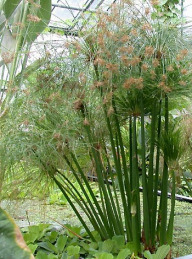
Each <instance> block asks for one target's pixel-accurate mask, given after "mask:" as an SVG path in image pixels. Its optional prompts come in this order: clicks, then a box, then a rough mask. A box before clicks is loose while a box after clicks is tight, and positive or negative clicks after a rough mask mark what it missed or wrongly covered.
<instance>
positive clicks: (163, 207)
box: [160, 95, 169, 245]
mask: <svg viewBox="0 0 192 259" xmlns="http://www.w3.org/2000/svg"><path fill="white" fill-rule="evenodd" d="M168 127H169V106H168V96H167V95H165V134H167V135H168ZM167 192H168V157H167V154H164V168H163V176H162V192H161V200H160V245H163V244H166V242H167V240H166V239H167Z"/></svg>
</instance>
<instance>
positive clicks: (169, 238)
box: [167, 171, 175, 245]
mask: <svg viewBox="0 0 192 259" xmlns="http://www.w3.org/2000/svg"><path fill="white" fill-rule="evenodd" d="M171 175H172V192H171V212H170V218H169V224H168V227H167V243H168V244H169V245H171V244H172V241H173V224H174V211H175V172H174V171H172V172H171Z"/></svg>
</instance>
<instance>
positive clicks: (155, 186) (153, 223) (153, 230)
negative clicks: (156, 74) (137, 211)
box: [151, 100, 162, 246]
mask: <svg viewBox="0 0 192 259" xmlns="http://www.w3.org/2000/svg"><path fill="white" fill-rule="evenodd" d="M161 104H162V101H161V100H160V103H159V115H158V129H157V143H158V145H157V153H156V168H155V183H154V192H153V209H152V212H153V213H152V223H151V243H152V246H154V245H155V232H156V223H157V222H156V218H157V191H158V180H159V162H160V161H159V160H160V137H161Z"/></svg>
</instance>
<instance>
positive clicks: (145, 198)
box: [141, 95, 151, 249]
mask: <svg viewBox="0 0 192 259" xmlns="http://www.w3.org/2000/svg"><path fill="white" fill-rule="evenodd" d="M141 146H142V154H141V156H142V185H143V228H144V230H143V232H144V240H145V247H146V249H147V248H149V247H150V243H151V240H150V232H151V231H150V218H149V215H150V213H149V196H148V188H147V175H146V143H145V112H144V106H143V95H142V97H141Z"/></svg>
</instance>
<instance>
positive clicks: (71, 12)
mask: <svg viewBox="0 0 192 259" xmlns="http://www.w3.org/2000/svg"><path fill="white" fill-rule="evenodd" d="M115 1H116V0H78V1H77V0H52V16H51V22H50V24H49V26H50V27H52V28H53V27H54V28H60V29H63V30H65V31H67V32H69V31H71V32H72V31H78V30H81V29H82V28H83V25H82V19H81V17H82V14H83V13H84V18H86V19H89V17H90V13H88V12H87V11H90V12H95V11H96V10H97V8H99V7H100V6H102V7H104V9H108V7H109V5H110V4H111V3H113V2H115Z"/></svg>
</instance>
